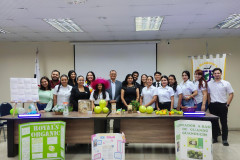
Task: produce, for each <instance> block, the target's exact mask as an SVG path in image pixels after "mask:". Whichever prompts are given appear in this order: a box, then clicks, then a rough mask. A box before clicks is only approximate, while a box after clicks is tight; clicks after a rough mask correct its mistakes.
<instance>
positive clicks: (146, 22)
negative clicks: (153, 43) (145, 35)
mask: <svg viewBox="0 0 240 160" xmlns="http://www.w3.org/2000/svg"><path fill="white" fill-rule="evenodd" d="M162 21H163V17H162V16H156V17H136V18H135V23H136V31H157V30H159V29H160V26H161V24H162Z"/></svg>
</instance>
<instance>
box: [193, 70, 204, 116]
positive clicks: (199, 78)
mask: <svg viewBox="0 0 240 160" xmlns="http://www.w3.org/2000/svg"><path fill="white" fill-rule="evenodd" d="M194 77H195V81H194V82H193V83H194V84H195V86H196V88H197V90H198V94H197V96H195V99H196V101H197V109H196V111H205V105H206V101H207V81H206V80H205V79H204V77H203V71H202V70H200V69H197V70H196V71H195V72H194Z"/></svg>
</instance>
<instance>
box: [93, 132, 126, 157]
mask: <svg viewBox="0 0 240 160" xmlns="http://www.w3.org/2000/svg"><path fill="white" fill-rule="evenodd" d="M125 141H126V140H125V136H124V134H120V133H104V134H101V133H100V134H94V135H92V160H97V159H99V160H103V159H104V160H125Z"/></svg>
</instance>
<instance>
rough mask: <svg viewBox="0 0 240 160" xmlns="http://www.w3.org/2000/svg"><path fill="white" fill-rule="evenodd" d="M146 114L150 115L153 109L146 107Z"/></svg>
mask: <svg viewBox="0 0 240 160" xmlns="http://www.w3.org/2000/svg"><path fill="white" fill-rule="evenodd" d="M146 111H147V113H148V114H151V113H152V112H153V107H152V106H148V107H147V109H146Z"/></svg>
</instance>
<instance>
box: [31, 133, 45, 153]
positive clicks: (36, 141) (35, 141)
mask: <svg viewBox="0 0 240 160" xmlns="http://www.w3.org/2000/svg"><path fill="white" fill-rule="evenodd" d="M37 152H43V137H41V138H32V153H37Z"/></svg>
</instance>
